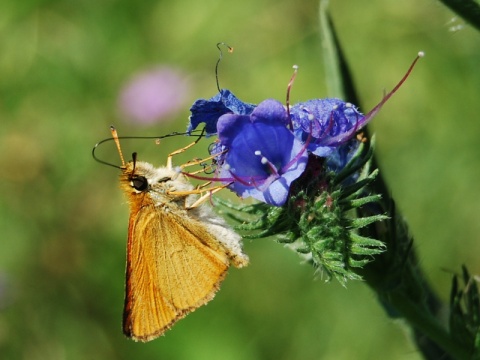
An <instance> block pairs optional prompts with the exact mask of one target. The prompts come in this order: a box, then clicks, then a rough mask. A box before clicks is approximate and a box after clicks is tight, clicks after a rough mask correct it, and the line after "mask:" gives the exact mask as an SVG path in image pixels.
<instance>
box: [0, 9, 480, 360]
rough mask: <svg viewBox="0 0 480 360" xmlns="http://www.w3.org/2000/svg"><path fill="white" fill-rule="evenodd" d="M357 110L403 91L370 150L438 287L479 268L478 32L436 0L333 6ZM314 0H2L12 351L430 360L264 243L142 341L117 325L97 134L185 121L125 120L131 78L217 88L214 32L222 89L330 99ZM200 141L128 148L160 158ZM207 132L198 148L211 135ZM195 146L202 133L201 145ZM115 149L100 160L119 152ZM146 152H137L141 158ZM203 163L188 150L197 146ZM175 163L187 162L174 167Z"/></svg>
mask: <svg viewBox="0 0 480 360" xmlns="http://www.w3.org/2000/svg"><path fill="white" fill-rule="evenodd" d="M330 9H331V14H332V18H333V20H334V23H335V25H336V28H337V31H338V34H339V37H340V40H341V41H342V44H343V47H344V49H345V52H346V56H347V59H348V60H349V62H350V66H351V70H352V72H353V74H354V78H355V82H356V85H357V89H358V92H359V94H360V97H361V100H362V110H363V111H365V112H366V111H368V110H369V109H370V108H372V107H373V106H374V105H375V104H376V103H377V102H378V101H379V100H380V99H381V97H382V93H383V91H384V89H387V90H388V89H391V88H392V87H393V86H394V85H395V83H396V82H397V81H398V80H399V79H400V78H401V76H402V75H403V74H404V72H405V71H406V69H407V67H408V65H409V63H410V62H411V60H413V58H414V56H415V55H416V53H417V52H418V51H419V50H423V51H425V52H426V57H425V58H424V59H422V60H421V61H420V63H419V64H418V66H417V68H416V69H415V70H414V72H413V74H412V76H411V77H410V78H409V80H408V81H407V83H406V84H405V85H404V86H403V87H402V88H401V89H400V91H399V93H398V94H396V95H395V96H394V97H393V98H392V99H391V100H390V101H389V102H388V103H387V104H386V105H385V107H384V108H383V109H382V111H381V112H380V114H379V115H378V116H377V117H376V118H375V120H374V121H373V123H372V128H373V130H374V131H375V133H376V135H377V144H378V151H377V154H378V157H379V160H380V163H381V166H382V171H383V175H384V176H385V177H386V179H387V181H388V182H389V184H390V186H391V190H392V193H393V196H394V198H395V199H396V200H397V202H398V205H399V207H400V208H401V209H402V210H403V212H404V215H405V216H406V218H407V219H408V222H409V223H410V225H411V230H412V232H413V234H414V235H415V238H416V248H417V249H418V251H419V258H420V262H421V265H422V266H423V267H424V269H425V271H426V272H427V274H428V278H429V279H430V280H431V282H432V283H433V286H434V288H435V289H436V290H437V291H438V293H439V294H440V296H441V298H443V299H445V300H446V299H448V295H449V286H450V281H451V273H452V271H458V270H459V267H460V265H461V264H466V265H468V267H469V269H470V271H471V272H472V273H474V274H475V273H476V274H479V273H480V262H479V261H478V258H479V254H480V242H479V240H478V239H479V231H480V221H479V210H480V204H479V199H480V185H479V175H480V157H479V150H478V147H479V143H480V139H479V134H480V101H479V90H480V34H479V33H478V32H476V31H474V30H473V29H471V28H470V27H469V26H465V27H464V28H463V29H461V30H459V31H455V32H452V31H450V27H451V26H452V25H462V24H463V23H462V21H461V19H455V18H454V15H453V14H452V13H451V12H449V11H448V10H447V9H445V8H444V7H443V6H442V5H441V4H440V3H438V2H436V1H433V0H421V1H418V0H417V1H415V0H405V1H402V2H399V1H393V0H384V1H380V0H370V1H355V0H332V1H331V6H330ZM318 30H319V24H318V3H317V1H286V0H278V1H272V0H243V1H236V2H233V1H220V0H204V1H202V2H197V1H192V0H183V1H182V0H181V1H165V0H163V1H146V0H143V1H133V0H120V1H113V0H102V1H93V0H78V1H59V0H43V1H42V0H24V1H13V0H7V1H2V2H1V3H0V124H1V125H0V229H1V240H0V284H1V286H0V357H1V358H2V359H33V360H35V359H54V360H56V359H69V360H70V359H72V360H76V359H209V360H214V359H232V360H243V359H289V360H290V359H380V358H381V359H409V360H410V359H420V356H419V355H418V352H417V350H416V349H415V347H414V346H413V345H412V344H411V342H410V341H409V340H408V336H407V333H406V332H405V329H404V327H403V326H402V325H401V324H399V323H395V322H393V321H391V320H389V319H388V318H387V317H386V316H385V315H384V313H383V310H382V309H381V308H380V306H379V305H378V303H377V302H376V299H375V295H374V294H373V293H372V292H371V291H370V290H369V289H368V288H367V287H366V286H365V284H362V283H361V282H356V283H353V282H352V283H349V284H348V287H347V288H346V289H345V288H342V287H341V286H339V285H338V284H336V283H334V282H332V283H329V284H325V283H324V282H323V281H322V280H321V279H320V278H318V277H317V278H316V277H315V276H314V272H313V270H312V268H310V267H309V266H308V265H305V264H301V261H300V259H299V258H298V257H297V255H295V254H294V253H293V252H291V251H289V250H288V249H286V248H284V247H282V246H281V245H279V244H276V243H275V242H273V241H272V240H270V239H264V240H255V241H247V242H246V243H245V250H246V252H247V253H248V254H249V255H250V258H251V266H249V267H248V268H245V269H242V270H236V269H232V270H231V271H230V274H229V275H228V277H227V279H226V281H225V282H224V284H223V286H222V289H221V291H220V292H219V293H218V295H217V296H216V298H215V299H214V301H212V302H211V303H209V305H208V306H206V307H202V308H201V309H199V310H197V311H196V312H195V313H193V314H191V315H189V316H188V317H187V318H185V319H184V320H182V321H180V322H179V323H178V324H177V325H175V327H174V328H173V329H172V330H170V331H169V332H167V334H166V335H165V336H164V337H161V338H159V339H157V340H155V341H153V342H151V343H148V344H138V343H134V342H132V341H129V340H127V339H126V338H124V336H123V335H122V332H121V325H120V324H121V312H122V306H123V287H124V285H123V283H124V261H125V260H124V259H125V241H126V235H127V219H128V209H127V206H126V204H125V201H124V199H123V198H122V194H121V193H120V190H119V189H118V179H117V176H118V171H117V170H115V169H113V168H110V167H107V166H103V165H101V164H99V163H97V162H95V161H94V160H93V159H92V157H91V149H92V147H93V145H94V144H95V143H96V142H97V141H99V140H101V139H103V138H105V137H108V136H109V133H108V126H109V125H110V124H115V126H116V127H117V128H118V130H119V132H120V134H121V135H161V134H166V133H169V132H171V131H183V130H184V129H185V125H186V122H187V117H188V115H189V111H188V109H189V105H188V104H187V105H186V106H185V108H184V109H183V110H182V111H181V112H180V113H178V115H177V117H176V118H175V120H174V121H173V122H170V123H168V124H156V125H154V126H150V127H140V126H137V125H134V124H132V123H129V122H127V121H124V120H123V119H122V117H121V116H119V113H118V110H117V97H118V93H119V90H120V88H121V87H122V85H123V84H124V83H125V81H126V80H127V79H128V78H129V77H130V76H131V75H132V74H133V73H135V72H136V71H138V70H140V69H144V68H146V67H149V66H152V65H155V64H167V65H168V64H173V65H175V66H177V67H180V68H181V69H183V70H184V72H185V73H187V74H188V75H189V77H190V79H191V82H192V90H191V92H190V94H189V96H190V103H191V102H193V101H194V100H195V99H196V98H200V97H203V98H208V97H210V96H212V95H213V94H215V93H216V85H215V77H214V65H215V61H216V60H217V58H218V52H217V50H216V48H215V44H216V43H217V42H218V41H225V42H227V43H229V44H230V45H232V46H234V47H235V52H234V53H233V54H232V55H228V56H226V57H225V59H224V62H222V64H221V68H220V84H221V86H222V87H226V88H229V89H231V90H232V91H233V92H234V93H235V94H236V95H237V96H239V97H240V98H241V99H242V100H244V101H248V102H253V103H258V102H260V101H262V100H263V99H266V98H276V99H278V100H280V101H283V100H284V97H285V92H286V85H287V83H288V80H289V79H290V76H291V72H292V70H291V66H292V65H293V64H297V65H299V67H300V70H299V75H298V77H297V80H296V82H295V84H294V87H293V91H292V102H296V101H301V100H307V99H311V98H317V97H318V98H321V97H326V96H327V95H328V94H327V90H326V88H325V82H324V78H325V74H324V68H323V63H322V48H321V44H320V41H319V32H318ZM188 142H189V139H184V138H178V137H177V138H175V139H167V140H165V141H164V142H163V143H162V145H161V146H160V147H154V146H152V145H151V144H150V143H148V144H147V143H146V142H142V141H138V142H128V143H126V142H124V146H125V149H124V150H125V152H126V153H127V154H128V153H129V152H131V151H133V150H138V151H139V152H140V156H141V158H142V159H144V160H147V161H149V162H152V163H154V164H156V165H161V164H164V161H165V158H166V155H167V154H168V153H169V151H171V150H172V149H175V148H178V147H179V146H181V144H186V143H188ZM207 144H208V142H203V147H206V145H207ZM198 146H199V147H200V148H202V145H198ZM112 147H113V146H109V145H105V146H104V147H103V148H102V156H103V157H105V158H106V159H109V160H110V159H111V162H117V161H118V160H117V157H116V156H117V155H116V154H115V151H114V149H111V148H112ZM142 154H144V155H142ZM189 155H190V157H194V156H198V152H197V151H194V152H192V153H190V154H187V155H186V156H187V157H188V156H189ZM178 161H180V159H179V160H178Z"/></svg>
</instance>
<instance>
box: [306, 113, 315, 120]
mask: <svg viewBox="0 0 480 360" xmlns="http://www.w3.org/2000/svg"><path fill="white" fill-rule="evenodd" d="M307 118H308V120H310V121H313V120H314V119H315V116H313V114H308V116H307Z"/></svg>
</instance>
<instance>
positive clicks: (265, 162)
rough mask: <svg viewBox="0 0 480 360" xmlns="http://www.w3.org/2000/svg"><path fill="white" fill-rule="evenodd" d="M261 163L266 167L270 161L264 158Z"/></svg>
mask: <svg viewBox="0 0 480 360" xmlns="http://www.w3.org/2000/svg"><path fill="white" fill-rule="evenodd" d="M260 162H261V163H262V164H263V165H265V164H267V163H268V160H267V158H266V157H265V156H264V157H262V160H260Z"/></svg>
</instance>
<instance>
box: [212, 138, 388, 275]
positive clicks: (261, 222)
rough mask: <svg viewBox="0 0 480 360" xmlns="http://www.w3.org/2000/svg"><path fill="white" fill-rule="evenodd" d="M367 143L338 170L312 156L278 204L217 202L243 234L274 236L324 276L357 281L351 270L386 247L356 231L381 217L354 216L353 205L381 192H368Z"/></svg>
mask: <svg viewBox="0 0 480 360" xmlns="http://www.w3.org/2000/svg"><path fill="white" fill-rule="evenodd" d="M372 153H373V149H372V146H371V143H361V144H360V146H359V147H358V149H357V151H356V152H355V154H354V155H353V157H352V158H351V160H350V161H349V162H348V164H347V165H346V166H345V167H344V168H343V170H342V171H340V172H333V171H329V170H328V166H326V163H325V159H324V158H320V157H317V156H315V155H310V156H309V160H308V165H307V169H306V171H305V173H304V174H303V175H302V176H301V177H300V178H298V179H297V180H296V181H295V182H294V183H293V184H292V187H291V189H290V195H289V198H288V201H287V203H286V204H285V205H284V206H282V207H275V206H270V205H267V204H265V203H256V204H252V205H241V206H237V205H233V204H232V203H230V202H227V201H225V200H218V201H219V202H220V203H221V204H222V205H224V206H225V207H227V208H228V209H229V210H230V211H229V212H228V216H230V217H231V218H233V219H235V220H236V221H238V222H241V224H239V225H237V226H236V228H237V229H238V230H243V231H244V232H245V231H248V233H247V234H245V235H244V237H245V238H251V239H253V238H261V237H266V236H271V235H275V239H276V240H277V241H278V242H280V243H285V244H288V246H289V247H290V248H292V249H294V250H295V251H296V252H298V253H299V254H301V255H302V256H303V257H305V258H306V259H308V260H309V261H311V262H313V264H314V265H315V266H316V267H317V268H318V271H319V272H320V273H321V274H324V275H326V278H327V280H329V279H331V278H335V279H337V280H338V281H339V282H340V283H341V284H342V285H345V283H346V281H347V280H359V279H361V276H360V275H358V272H356V271H355V269H358V268H362V267H363V266H365V265H366V264H367V263H369V262H370V261H372V260H373V259H374V256H375V255H377V254H379V253H382V252H383V251H384V250H385V244H384V243H383V242H382V241H379V240H376V239H373V238H370V237H365V236H361V235H359V233H358V229H360V228H362V227H365V226H367V225H369V224H371V223H373V222H377V221H382V220H385V219H386V218H387V216H385V215H372V216H367V217H362V218H358V217H355V214H356V212H355V209H358V208H360V207H364V206H370V205H372V204H374V203H376V202H377V201H378V200H380V195H377V194H370V193H369V191H368V185H369V184H370V183H371V182H372V181H373V180H374V179H375V177H376V175H377V174H378V171H377V170H375V171H372V172H370V171H369V169H370V167H369V160H370V159H371V156H372Z"/></svg>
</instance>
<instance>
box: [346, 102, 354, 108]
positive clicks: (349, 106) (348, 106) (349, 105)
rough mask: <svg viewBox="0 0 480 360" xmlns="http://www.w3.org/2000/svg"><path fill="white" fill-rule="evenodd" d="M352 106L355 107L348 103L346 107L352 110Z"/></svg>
mask: <svg viewBox="0 0 480 360" xmlns="http://www.w3.org/2000/svg"><path fill="white" fill-rule="evenodd" d="M352 106H353V105H352V103H349V102H347V103H346V104H345V107H347V108H351V107H352Z"/></svg>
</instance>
